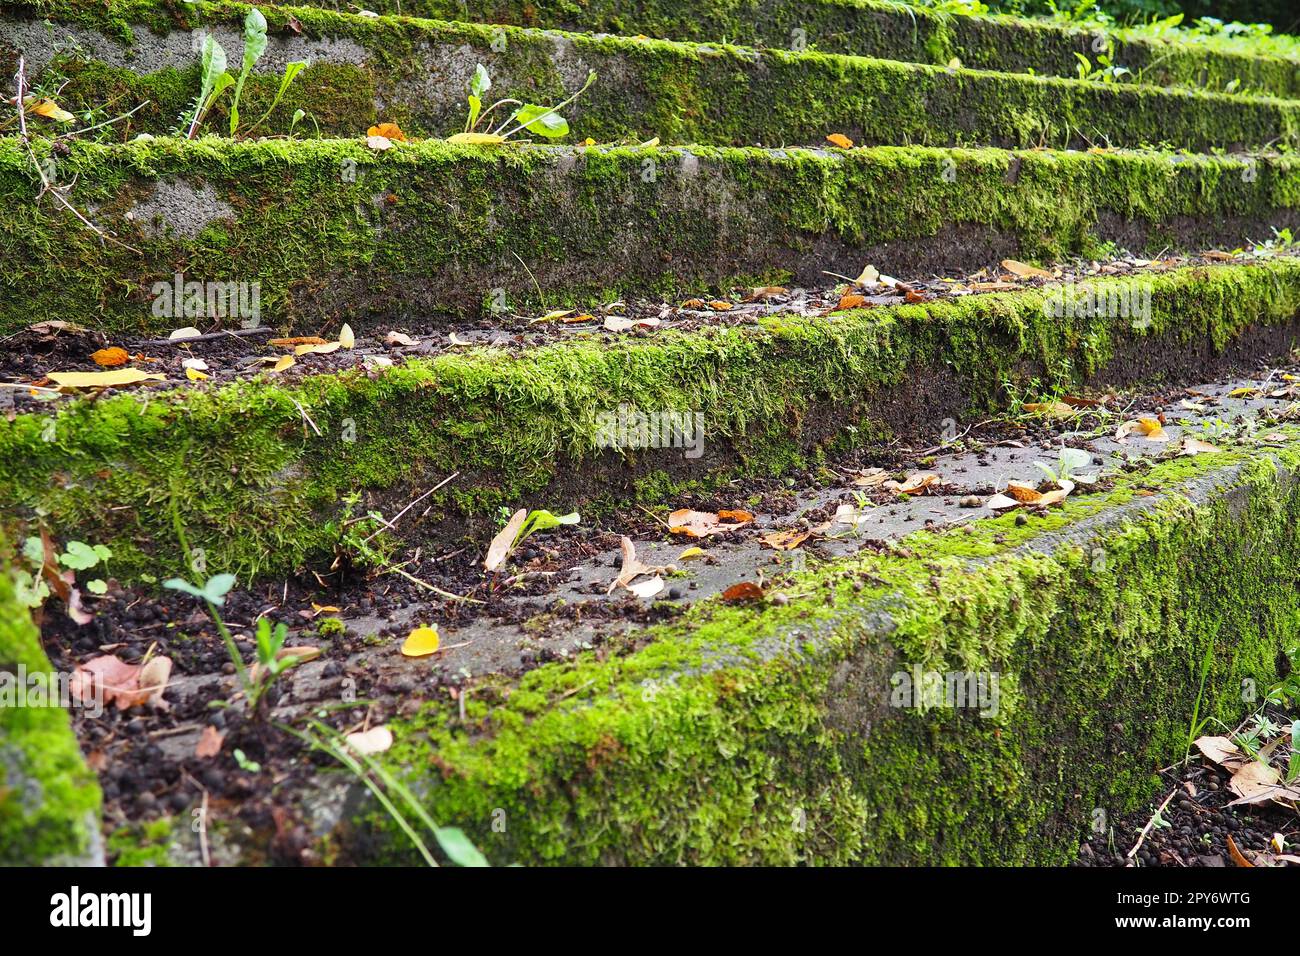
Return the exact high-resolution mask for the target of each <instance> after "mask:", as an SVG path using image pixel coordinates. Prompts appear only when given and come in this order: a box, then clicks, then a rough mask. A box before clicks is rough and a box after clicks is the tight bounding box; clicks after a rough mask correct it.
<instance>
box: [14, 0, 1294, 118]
mask: <svg viewBox="0 0 1300 956" xmlns="http://www.w3.org/2000/svg"><path fill="white" fill-rule="evenodd" d="M9 6H10V7H12V8H15V9H19V10H22V9H28V10H31V11H32V12H33V13H35V14H37V15H40V16H45V17H51V18H55V19H57V20H61V21H65V22H76V23H84V24H89V25H92V26H96V27H100V28H102V29H105V30H107V31H109V32H110V34H113V35H121V36H125V37H128V38H129V37H130V36H131V24H137V25H145V26H146V27H147V28H149V29H154V30H164V29H168V28H171V27H173V26H174V25H175V24H176V23H178V22H179V23H186V22H189V23H194V22H197V20H198V18H199V17H201V16H202V15H203V14H202V13H201V12H198V13H196V12H192V11H190V10H188V9H187V8H185V7H181V5H180V4H178V3H175V2H169V0H163V2H158V0H128V2H120V0H119V2H114V3H112V4H110V5H108V7H107V9H106V8H105V6H104V5H103V4H100V3H86V2H79V0H34V2H33V0H29V2H20V3H16V4H10V5H9ZM304 6H305V7H307V8H310V7H313V6H317V7H332V6H334V4H333V3H332V2H329V3H326V2H321V3H319V4H311V3H308V4H305V5H304ZM369 6H370V7H372V8H373V9H374V11H375V12H377V13H381V14H405V15H407V16H419V17H429V18H433V19H435V20H461V21H475V22H483V23H492V24H507V25H515V26H521V27H542V28H546V29H559V30H569V31H574V32H578V31H588V32H592V33H613V34H623V35H625V36H632V35H638V34H639V35H644V36H652V37H661V38H665V39H672V40H687V41H696V42H700V43H711V42H714V41H718V40H721V39H723V38H726V39H727V40H729V41H730V42H731V43H738V44H744V45H747V46H762V47H773V48H776V49H787V50H795V49H808V50H816V51H820V52H824V53H835V54H853V55H858V56H870V57H879V58H881V59H890V60H904V61H911V62H916V63H936V64H947V63H948V62H949V61H950V60H951V59H952V58H954V57H956V58H958V59H959V60H961V62H962V63H963V64H964V65H966V66H968V67H974V68H978V69H989V70H1005V71H1016V72H1030V71H1032V72H1035V73H1038V74H1041V75H1045V76H1064V77H1074V76H1075V75H1076V70H1077V64H1078V61H1077V59H1076V57H1075V54H1076V53H1082V54H1084V55H1087V56H1088V57H1089V58H1090V59H1092V60H1094V61H1095V60H1096V59H1097V52H1098V51H1097V49H1096V44H1097V43H1098V42H1100V43H1103V44H1105V46H1104V47H1103V49H1109V51H1110V55H1111V58H1112V60H1113V62H1115V63H1116V64H1119V65H1122V66H1125V67H1128V68H1129V69H1130V70H1132V71H1133V75H1134V76H1136V77H1138V78H1140V80H1141V81H1142V82H1145V83H1154V84H1160V85H1182V86H1190V87H1197V88H1201V87H1204V88H1208V89H1223V88H1225V87H1227V86H1228V84H1231V83H1233V82H1234V81H1236V82H1237V85H1238V86H1239V87H1240V88H1241V89H1246V90H1258V91H1260V92H1265V93H1271V94H1274V95H1277V96H1285V97H1294V96H1296V95H1297V94H1300V71H1298V70H1297V64H1296V62H1295V61H1294V60H1288V59H1285V58H1282V57H1280V56H1270V55H1252V54H1250V53H1248V52H1244V51H1234V50H1231V49H1216V48H1215V45H1214V43H1213V42H1212V41H1209V42H1207V40H1206V38H1204V37H1201V38H1198V41H1197V42H1180V41H1179V40H1177V39H1176V38H1155V37H1151V36H1146V35H1143V33H1142V32H1141V31H1137V30H1116V31H1111V32H1102V31H1098V30H1089V31H1081V30H1080V29H1079V28H1078V27H1077V26H1074V25H1066V24H1058V23H1049V22H1044V21H1042V20H1020V19H1014V18H1011V17H970V16H950V15H946V14H944V13H942V12H939V11H935V10H930V9H926V8H924V7H915V6H907V7H904V6H903V5H901V4H893V3H884V2H872V0H793V2H789V0H779V2H778V0H692V2H691V3H689V4H685V5H684V4H681V3H679V2H675V0H632V2H628V0H583V2H576V0H376V2H374V3H371V4H370V5H369ZM203 9H204V10H228V9H229V7H227V6H225V5H220V4H209V5H204V7H203ZM318 13H319V12H318V11H317V10H312V9H303V8H302V7H299V8H296V9H293V8H291V9H289V10H283V11H282V10H280V9H273V10H271V11H268V12H267V19H268V21H270V22H271V24H272V26H273V27H279V26H281V25H282V24H283V23H284V21H285V19H287V17H288V16H290V15H296V16H297V17H298V18H299V22H301V23H302V24H303V26H304V30H305V32H307V33H308V35H317V33H318V31H320V30H321V29H322V28H323V27H324V26H325V25H327V24H329V23H330V22H331V21H330V19H329V18H330V16H331V14H330V13H319V17H318V16H317V15H318Z"/></svg>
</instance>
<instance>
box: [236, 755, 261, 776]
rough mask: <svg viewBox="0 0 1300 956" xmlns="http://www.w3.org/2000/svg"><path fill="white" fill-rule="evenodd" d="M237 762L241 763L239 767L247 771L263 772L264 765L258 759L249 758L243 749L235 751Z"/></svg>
mask: <svg viewBox="0 0 1300 956" xmlns="http://www.w3.org/2000/svg"><path fill="white" fill-rule="evenodd" d="M234 757H235V763H237V764H239V769H240V770H243V771H244V772H245V773H261V772H262V765H261V764H260V763H258V762H257V761H256V760H249V759H248V757H247V756H245V755H244V752H243V751H242V750H236V751H235V753H234Z"/></svg>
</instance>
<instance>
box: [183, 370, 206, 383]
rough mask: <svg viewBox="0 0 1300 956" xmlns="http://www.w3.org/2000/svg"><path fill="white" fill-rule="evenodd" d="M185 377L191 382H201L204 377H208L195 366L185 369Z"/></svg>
mask: <svg viewBox="0 0 1300 956" xmlns="http://www.w3.org/2000/svg"><path fill="white" fill-rule="evenodd" d="M185 377H186V378H188V379H189V380H190V381H191V382H201V381H203V380H204V379H205V378H208V376H207V375H204V374H203V373H202V372H200V371H199V370H198V369H196V368H187V369H185Z"/></svg>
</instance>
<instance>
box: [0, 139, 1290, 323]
mask: <svg viewBox="0 0 1300 956" xmlns="http://www.w3.org/2000/svg"><path fill="white" fill-rule="evenodd" d="M43 155H44V154H43ZM1175 159H1182V161H1175ZM1175 159H1169V158H1160V157H1134V156H1115V155H1059V154H1048V153H1024V154H1016V155H1012V154H1007V153H1002V152H998V151H982V152H963V151H956V152H947V151H942V150H921V149H912V150H895V149H881V150H861V151H854V152H851V153H847V154H845V153H833V154H819V153H812V152H805V151H788V152H786V151H778V152H761V151H740V150H732V151H714V150H708V149H698V150H695V151H693V152H692V151H678V150H666V149H658V150H585V151H584V150H581V149H579V150H571V149H556V148H536V149H532V148H523V149H507V150H501V149H497V150H481V149H475V148H472V147H460V148H456V147H446V146H439V145H435V144H426V145H422V146H416V147H399V148H397V149H395V150H392V151H389V152H387V153H384V154H376V153H374V152H373V151H371V150H368V149H366V148H364V147H362V146H360V145H359V144H345V143H324V142H304V143H292V144H290V143H282V142H281V143H274V142H271V143H263V144H258V145H248V146H230V145H219V144H215V143H206V144H197V145H194V144H191V145H185V144H182V143H180V142H177V141H172V142H161V141H159V142H154V143H140V144H130V145H128V146H124V147H89V146H84V147H79V148H76V149H74V150H73V151H72V153H71V154H70V155H68V156H55V157H53V166H54V169H55V170H56V171H57V181H58V182H62V183H71V182H73V181H74V180H75V186H74V187H73V188H72V189H71V190H70V191H69V192H68V193H67V195H68V197H69V198H70V201H72V202H73V203H74V204H76V205H78V206H79V207H80V208H83V209H85V210H86V211H87V212H88V213H89V216H90V219H91V220H92V221H93V222H95V223H96V224H97V225H98V227H99V228H101V229H102V230H103V231H104V232H106V233H109V234H111V235H113V236H115V237H116V239H117V242H116V243H113V242H110V243H104V242H101V239H100V237H99V236H98V235H96V234H95V233H94V232H92V231H91V230H90V229H88V228H86V226H85V225H83V224H82V223H80V222H78V221H77V220H76V219H74V218H73V217H72V216H71V215H69V214H66V213H64V212H60V211H59V210H58V209H57V207H54V206H53V204H52V202H51V200H50V198H49V197H46V199H45V200H44V201H43V203H42V204H41V205H40V206H38V205H37V204H36V203H35V202H33V198H32V197H34V196H35V193H36V185H35V178H34V171H33V170H32V168H31V160H30V158H29V157H28V156H27V154H26V152H25V151H23V150H21V149H19V148H18V147H17V145H16V144H15V143H13V142H12V141H11V142H9V143H4V142H3V141H0V195H3V196H4V198H5V203H4V206H3V211H0V249H2V250H3V253H4V257H5V261H6V263H7V267H6V269H5V272H4V274H3V276H0V334H4V333H8V332H12V331H14V330H16V329H18V328H21V327H23V326H25V325H26V324H28V323H29V322H30V321H31V315H32V313H31V303H32V302H33V301H41V302H42V303H43V307H44V310H45V312H46V313H47V314H50V315H55V314H57V315H58V316H59V317H60V318H62V319H64V320H67V321H74V322H79V323H82V324H85V325H90V326H95V327H102V328H106V329H109V330H113V331H115V332H118V333H122V334H126V335H140V334H142V333H144V332H148V331H152V332H161V333H163V334H166V333H167V332H169V331H171V330H172V329H175V328H179V327H181V326H184V325H192V324H194V321H193V320H194V319H195V318H202V316H197V317H196V316H189V315H182V314H181V313H180V311H179V310H178V309H177V308H175V307H174V304H173V307H172V308H171V309H170V310H169V309H168V308H166V302H167V297H166V296H164V295H162V294H161V292H167V291H168V290H171V289H172V288H174V285H175V276H176V274H177V273H181V274H183V278H184V280H185V281H197V282H209V283H226V282H235V283H242V284H243V286H246V287H248V288H249V289H250V298H251V290H252V289H253V288H256V290H257V296H258V308H257V314H256V315H250V316H248V318H249V319H250V320H254V321H259V322H261V323H262V324H268V325H279V326H284V327H289V326H292V327H294V328H295V329H298V330H301V331H303V332H304V333H306V334H311V333H315V332H317V331H319V330H321V329H322V328H323V327H326V326H328V325H329V324H330V323H332V322H336V321H347V322H350V323H353V324H354V325H358V326H359V325H364V324H366V323H370V322H375V323H377V322H392V321H403V320H418V321H420V322H421V323H425V324H429V323H431V322H436V321H437V318H436V317H437V315H438V314H439V313H440V312H451V313H455V314H461V315H472V314H478V313H480V312H483V313H486V314H489V315H490V314H492V313H493V312H494V311H497V310H499V309H502V308H507V309H509V308H519V307H525V306H528V305H530V304H532V305H536V306H539V307H540V306H541V303H540V302H536V301H535V299H536V294H535V291H534V285H533V283H534V280H536V281H537V282H538V283H540V285H541V287H542V289H543V290H544V291H545V293H546V296H547V302H548V304H549V305H551V306H554V304H555V303H557V302H566V301H582V300H593V299H595V300H603V301H608V296H610V295H614V296H617V295H625V294H627V295H638V294H653V295H656V296H658V295H665V296H673V295H681V296H683V297H685V296H686V295H688V294H694V293H696V292H700V291H703V290H705V289H706V288H707V287H714V288H716V287H724V288H725V287H726V286H729V285H731V284H733V283H736V282H737V281H738V280H744V279H746V278H748V279H754V278H758V277H760V276H768V277H772V278H782V277H790V276H793V278H794V279H795V280H796V281H799V282H802V283H805V284H816V283H818V282H820V281H822V280H824V278H825V277H824V275H823V274H822V273H823V270H831V271H834V272H839V273H842V274H846V275H857V273H858V272H859V271H860V270H861V268H862V266H863V264H864V263H865V262H868V261H870V262H874V263H875V264H877V265H878V266H879V267H880V268H881V269H884V270H886V271H887V272H889V273H890V274H895V275H907V274H912V275H916V274H926V273H930V272H938V271H946V270H974V269H977V268H980V267H983V266H996V264H997V263H998V261H1000V260H1001V259H1002V258H1005V257H1008V256H1012V257H1018V258H1022V259H1026V258H1037V257H1043V258H1056V257H1060V256H1062V255H1066V254H1070V253H1078V252H1081V253H1085V254H1093V253H1095V252H1096V251H1098V249H1099V246H1100V244H1101V243H1104V242H1107V241H1114V242H1118V243H1121V244H1123V245H1125V246H1128V247H1130V248H1133V249H1135V250H1141V249H1148V250H1150V251H1151V252H1156V251H1158V250H1160V249H1161V248H1172V249H1184V250H1189V251H1193V252H1195V251H1200V250H1202V249H1204V248H1207V247H1210V246H1220V245H1226V246H1227V247H1229V248H1231V247H1234V246H1236V245H1242V244H1246V243H1248V242H1249V241H1251V240H1258V239H1261V238H1266V237H1268V236H1270V235H1271V228H1270V227H1277V228H1279V229H1280V228H1283V227H1288V226H1298V225H1300V222H1297V209H1300V164H1297V163H1296V162H1294V161H1292V160H1280V161H1276V162H1272V161H1260V162H1258V163H1256V162H1253V161H1247V162H1241V161H1236V160H1217V159H1191V158H1181V157H1178V158H1175ZM128 247H129V248H128ZM214 250H222V251H221V252H216V251H214ZM521 261H522V263H523V265H521ZM160 290H161V292H160ZM241 316H242V313H241Z"/></svg>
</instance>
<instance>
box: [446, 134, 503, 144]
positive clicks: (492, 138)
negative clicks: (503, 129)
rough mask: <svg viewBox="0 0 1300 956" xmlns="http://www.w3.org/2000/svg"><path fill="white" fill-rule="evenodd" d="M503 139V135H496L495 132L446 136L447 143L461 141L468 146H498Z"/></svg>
mask: <svg viewBox="0 0 1300 956" xmlns="http://www.w3.org/2000/svg"><path fill="white" fill-rule="evenodd" d="M505 141H506V138H505V137H504V136H497V135H496V134H495V133H457V134H456V135H455V136H448V137H447V142H449V143H461V144H466V145H469V146H499V145H501V144H502V143H504V142H505Z"/></svg>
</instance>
